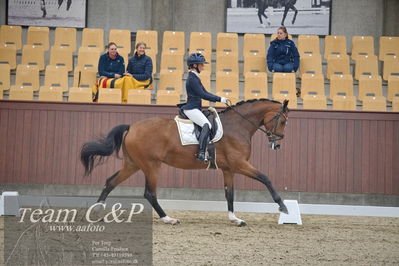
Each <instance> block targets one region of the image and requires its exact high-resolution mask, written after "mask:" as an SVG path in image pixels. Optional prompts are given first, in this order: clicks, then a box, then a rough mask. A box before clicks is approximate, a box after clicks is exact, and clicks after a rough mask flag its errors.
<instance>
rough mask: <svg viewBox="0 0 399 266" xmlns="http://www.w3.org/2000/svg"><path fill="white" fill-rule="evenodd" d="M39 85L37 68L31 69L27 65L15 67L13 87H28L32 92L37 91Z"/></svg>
mask: <svg viewBox="0 0 399 266" xmlns="http://www.w3.org/2000/svg"><path fill="white" fill-rule="evenodd" d="M39 84H40V83H39V69H38V68H37V67H31V66H29V65H18V66H17V72H16V78H15V87H21V86H23V87H24V88H28V87H29V88H30V89H31V90H32V91H37V90H39V87H40V85H39ZM11 87H12V86H11Z"/></svg>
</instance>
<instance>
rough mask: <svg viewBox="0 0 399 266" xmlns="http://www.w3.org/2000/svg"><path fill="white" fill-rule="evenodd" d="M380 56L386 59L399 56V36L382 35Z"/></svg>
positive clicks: (382, 59) (383, 59)
mask: <svg viewBox="0 0 399 266" xmlns="http://www.w3.org/2000/svg"><path fill="white" fill-rule="evenodd" d="M379 47H380V49H379V58H380V60H381V61H385V60H386V59H389V58H391V57H393V56H396V57H399V37H392V36H381V37H380V45H379Z"/></svg>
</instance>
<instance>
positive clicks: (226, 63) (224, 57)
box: [216, 53, 238, 73]
mask: <svg viewBox="0 0 399 266" xmlns="http://www.w3.org/2000/svg"><path fill="white" fill-rule="evenodd" d="M218 71H223V72H235V73H238V55H236V54H225V53H220V54H217V56H216V72H218Z"/></svg>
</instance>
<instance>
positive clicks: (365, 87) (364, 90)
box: [358, 76, 382, 101]
mask: <svg viewBox="0 0 399 266" xmlns="http://www.w3.org/2000/svg"><path fill="white" fill-rule="evenodd" d="M366 96H382V80H381V76H360V78H359V96H358V99H359V100H360V101H363V98H364V97H366Z"/></svg>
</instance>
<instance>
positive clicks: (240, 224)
mask: <svg viewBox="0 0 399 266" xmlns="http://www.w3.org/2000/svg"><path fill="white" fill-rule="evenodd" d="M237 225H238V227H241V226H247V223H246V222H245V221H241V222H240V223H239V224H237Z"/></svg>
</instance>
